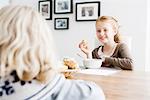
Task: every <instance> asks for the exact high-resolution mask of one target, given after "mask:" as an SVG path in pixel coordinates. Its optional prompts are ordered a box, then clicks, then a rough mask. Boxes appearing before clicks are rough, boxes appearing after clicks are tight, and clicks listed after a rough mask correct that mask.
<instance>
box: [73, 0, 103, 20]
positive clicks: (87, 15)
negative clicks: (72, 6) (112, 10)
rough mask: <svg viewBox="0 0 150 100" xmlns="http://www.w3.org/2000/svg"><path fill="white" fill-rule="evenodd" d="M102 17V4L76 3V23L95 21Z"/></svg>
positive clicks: (96, 2)
mask: <svg viewBox="0 0 150 100" xmlns="http://www.w3.org/2000/svg"><path fill="white" fill-rule="evenodd" d="M98 16H100V2H99V1H95V2H81V3H76V21H95V20H96V19H97V18H98Z"/></svg>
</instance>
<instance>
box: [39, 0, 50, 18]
mask: <svg viewBox="0 0 150 100" xmlns="http://www.w3.org/2000/svg"><path fill="white" fill-rule="evenodd" d="M38 10H39V12H40V13H41V15H42V16H43V17H44V18H45V19H46V20H52V0H45V1H39V6H38Z"/></svg>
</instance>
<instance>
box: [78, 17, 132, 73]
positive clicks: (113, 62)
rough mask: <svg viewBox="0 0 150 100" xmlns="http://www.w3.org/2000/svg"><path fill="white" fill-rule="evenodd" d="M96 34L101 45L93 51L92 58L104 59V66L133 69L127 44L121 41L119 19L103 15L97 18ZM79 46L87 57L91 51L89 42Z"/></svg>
mask: <svg viewBox="0 0 150 100" xmlns="http://www.w3.org/2000/svg"><path fill="white" fill-rule="evenodd" d="M96 36H97V38H98V40H99V41H100V43H101V45H100V46H99V47H97V48H95V49H94V50H93V51H92V58H94V59H103V64H102V66H104V67H114V68H120V69H126V70H132V69H133V60H132V58H131V55H130V53H129V49H128V47H127V45H126V44H124V43H121V39H120V34H119V25H118V21H117V20H116V19H114V18H113V17H111V16H101V17H99V18H98V19H97V20H96ZM79 48H80V49H81V51H83V52H84V53H85V54H86V55H87V58H90V55H91V52H90V49H89V47H88V44H87V42H84V41H82V42H81V43H80V44H79Z"/></svg>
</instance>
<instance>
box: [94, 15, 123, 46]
mask: <svg viewBox="0 0 150 100" xmlns="http://www.w3.org/2000/svg"><path fill="white" fill-rule="evenodd" d="M100 21H101V22H110V23H111V25H112V26H113V29H114V31H115V32H116V34H115V35H114V41H115V42H116V43H120V42H121V40H122V39H121V35H120V33H119V24H118V21H117V20H116V19H115V18H113V17H111V16H101V17H99V18H98V19H97V20H96V24H97V23H98V22H100Z"/></svg>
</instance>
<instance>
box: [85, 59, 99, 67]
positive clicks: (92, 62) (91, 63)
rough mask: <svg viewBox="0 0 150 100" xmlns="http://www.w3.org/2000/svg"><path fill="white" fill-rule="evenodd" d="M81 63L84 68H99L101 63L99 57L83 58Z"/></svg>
mask: <svg viewBox="0 0 150 100" xmlns="http://www.w3.org/2000/svg"><path fill="white" fill-rule="evenodd" d="M83 65H84V67H85V68H89V69H96V68H100V67H101V65H102V60H101V59H84V60H83Z"/></svg>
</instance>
